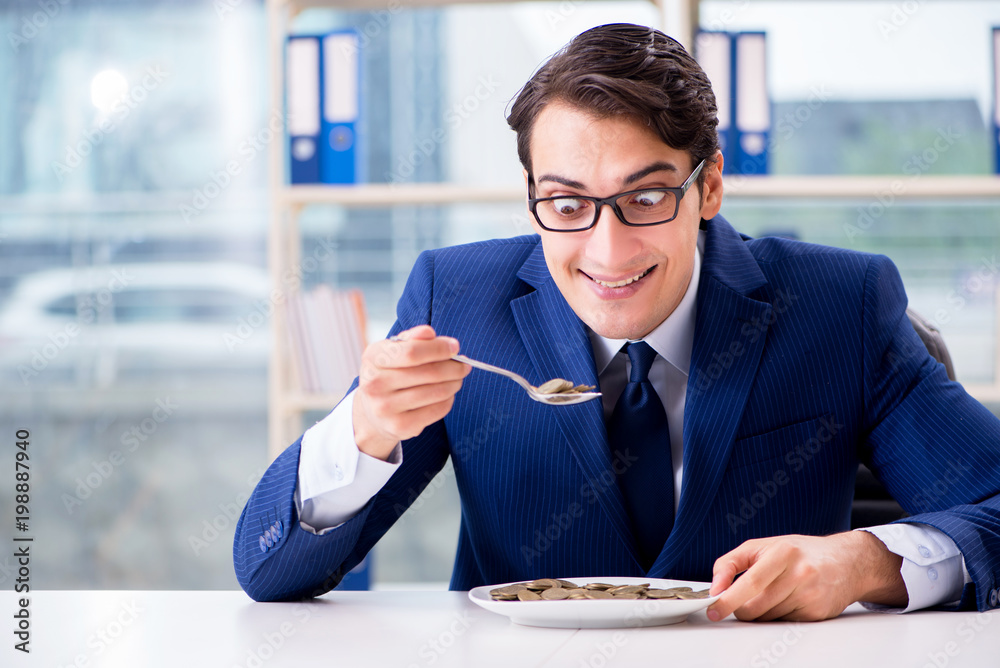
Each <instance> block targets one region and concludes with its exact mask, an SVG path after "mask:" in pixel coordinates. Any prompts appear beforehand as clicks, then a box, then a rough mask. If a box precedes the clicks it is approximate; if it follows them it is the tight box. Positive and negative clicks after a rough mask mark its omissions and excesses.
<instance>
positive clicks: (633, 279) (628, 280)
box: [582, 264, 656, 288]
mask: <svg viewBox="0 0 1000 668" xmlns="http://www.w3.org/2000/svg"><path fill="white" fill-rule="evenodd" d="M655 268H656V265H655V264H654V265H653V266H652V267H649V268H648V269H646V270H645V271H643V272H642V273H639V274H636V275H635V276H633V277H631V278H626V279H625V280H624V281H616V282H614V283H608V282H606V281H602V280H599V279H596V278H594V277H593V276H591V275H590V274H587V273H585V272H582V273H584V276H586V277H587V278H589V279H590V280H592V281H593V282H594V283H597V284H598V285H600V286H603V287H605V288H624V287H625V286H626V285H629V284H631V283H635V282H636V281H638V280H640V279H642V278H644V277H645V276H646V275H647V274H648V273H649V272H651V271H653V269H655Z"/></svg>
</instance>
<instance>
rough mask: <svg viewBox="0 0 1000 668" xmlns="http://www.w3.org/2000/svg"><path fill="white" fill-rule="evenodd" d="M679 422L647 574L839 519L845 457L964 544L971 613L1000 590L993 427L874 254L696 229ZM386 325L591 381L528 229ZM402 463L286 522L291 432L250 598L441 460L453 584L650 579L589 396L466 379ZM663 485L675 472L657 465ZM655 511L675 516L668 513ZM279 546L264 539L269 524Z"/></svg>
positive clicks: (245, 539)
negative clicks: (365, 492) (303, 524)
mask: <svg viewBox="0 0 1000 668" xmlns="http://www.w3.org/2000/svg"><path fill="white" fill-rule="evenodd" d="M705 227H706V229H707V232H706V244H705V253H704V261H703V265H702V275H701V281H700V284H699V287H698V296H697V299H698V301H697V316H696V324H695V343H694V350H693V354H692V362H691V373H690V377H689V382H688V390H687V402H686V406H685V410H684V484H683V488H682V490H681V496H680V507H679V509H678V511H677V517H676V521H675V524H674V529H673V532H672V533H671V535H670V537H669V539H668V540H667V542H666V544H665V545H664V547H663V551H662V553H661V554H660V555H659V557H658V558H657V559H656V561H655V563H654V565H653V566H652V568H651V569H650V570H649V571H648V573H646V574H648V575H649V576H651V577H673V578H684V579H693V580H710V579H711V574H712V565H713V562H714V560H715V559H716V558H717V557H718V556H719V555H721V554H723V553H725V552H726V551H728V550H730V549H732V548H734V547H736V546H737V545H739V544H740V543H741V542H743V541H745V540H747V539H750V538H756V537H761V536H772V535H778V534H788V533H802V534H816V535H821V534H828V533H832V532H836V531H842V530H846V529H847V528H848V526H849V524H848V522H849V514H850V506H851V498H852V495H853V485H854V475H855V471H856V468H857V464H858V461H864V462H865V463H867V464H868V465H869V466H870V467H871V468H872V469H873V470H874V471H876V472H877V475H878V476H879V478H880V479H881V480H882V482H883V483H884V484H885V485H886V487H887V489H888V490H889V491H890V492H891V493H892V494H893V496H894V497H895V498H896V499H897V500H898V501H899V502H900V503H901V504H902V506H903V507H904V508H905V509H906V510H907V511H908V512H910V513H911V514H912V515H913V516H912V517H911V518H909V519H908V520H906V521H919V522H924V523H926V524H929V525H931V526H935V527H937V528H939V529H940V530H942V531H943V532H944V533H946V534H947V535H949V536H950V537H951V538H952V539H954V540H955V542H956V543H957V545H958V546H959V548H960V549H961V550H962V552H963V554H964V556H965V559H966V564H967V567H968V570H969V573H970V575H971V576H972V579H973V581H974V582H973V584H971V585H969V586H967V587H966V588H965V591H964V592H963V599H962V604H961V605H962V606H963V607H978V608H980V609H984V610H985V609H988V608H990V607H995V606H996V605H997V597H998V595H1000V495H998V490H1000V421H998V420H997V418H995V417H994V416H993V415H992V414H990V413H989V412H988V411H987V410H986V409H985V408H984V407H982V406H981V405H980V404H979V403H977V402H976V401H974V400H973V399H972V398H971V397H969V396H968V394H966V392H965V391H964V390H963V389H962V387H961V386H960V385H958V384H957V383H954V382H950V381H949V380H948V379H947V376H946V373H945V370H944V367H942V366H941V365H939V364H937V363H936V362H935V361H934V360H933V359H932V358H931V357H930V356H929V355H928V353H927V351H926V349H925V348H924V346H923V344H922V343H921V341H920V339H919V338H918V337H917V335H916V333H915V332H914V331H913V328H912V327H911V325H910V324H909V321H908V319H907V318H906V316H905V314H904V311H905V308H906V296H905V294H904V291H903V286H902V283H901V281H900V278H899V275H898V273H897V271H896V269H895V267H894V266H893V265H892V263H891V262H890V261H889V260H888V259H887V258H885V257H883V256H876V255H868V254H862V253H857V252H852V251H846V250H840V249H834V248H827V247H821V246H815V245H810V244H804V243H798V242H793V241H788V240H782V239H775V238H763V239H749V238H747V237H743V236H741V235H740V234H738V233H737V232H736V231H735V230H734V229H733V228H732V227H731V226H730V225H729V224H728V223H727V222H726V221H725V220H724V219H723V218H722V217H717V218H714V219H712V220H711V221H707V223H706V224H705ZM397 316H398V320H397V322H396V324H395V325H394V327H393V333H395V332H397V331H400V330H403V329H407V328H409V327H413V326H415V325H417V324H421V323H429V324H430V325H432V326H433V327H434V328H435V330H436V331H437V332H438V333H439V334H444V335H449V336H453V337H456V338H457V339H458V340H459V341H460V342H461V346H462V352H464V353H466V354H468V355H470V356H472V357H475V358H478V359H481V360H484V361H487V362H490V363H492V364H496V365H499V366H502V367H506V368H509V369H513V370H515V371H517V372H519V373H521V374H522V375H524V376H525V377H527V378H528V380H529V381H530V382H532V383H534V384H540V383H541V382H543V381H545V380H548V379H549V378H555V377H562V378H571V379H573V380H574V381H576V382H581V383H587V384H592V385H597V384H598V379H597V370H596V368H595V365H594V358H593V352H592V350H591V346H590V341H589V339H588V336H587V333H586V331H585V328H584V325H583V324H582V322H581V321H580V319H579V318H578V317H577V316H576V314H575V313H574V312H573V311H572V310H571V309H570V307H569V305H568V304H567V303H566V301H565V299H564V298H563V297H562V295H561V293H560V292H559V290H558V289H557V287H556V285H555V284H554V282H553V281H552V279H551V277H550V275H549V273H548V270H547V268H546V265H545V261H544V257H543V254H542V247H541V244H540V242H539V239H538V237H537V236H525V237H518V238H514V239H503V240H495V241H488V242H483V243H476V244H471V245H467V246H459V247H453V248H445V249H440V250H436V251H429V252H426V253H424V254H422V255H421V256H420V258H419V260H418V261H417V263H416V266H415V267H414V269H413V272H412V274H411V276H410V278H409V281H408V283H407V286H406V289H405V291H404V293H403V296H402V298H401V299H400V302H399V306H398V311H397ZM403 453H404V455H403V464H402V466H400V468H399V469H398V470H397V471H396V473H395V474H394V475H393V476H392V478H391V479H390V480H389V482H388V484H387V485H386V486H385V487H384V488H383V489H382V491H381V492H380V493H379V494H378V495H377V496H375V497H374V498H373V499H372V500H371V501H370V502H369V503H368V504H367V505H366V506H365V507H364V509H363V510H362V511H361V512H360V513H359V514H358V515H357V516H355V517H354V518H353V519H351V520H349V521H348V522H346V523H345V524H344V525H342V526H341V527H339V528H338V529H336V530H334V531H332V532H330V533H329V534H327V535H324V536H317V535H314V534H312V533H309V532H307V531H304V530H302V529H301V528H299V526H298V521H297V516H296V510H295V504H294V501H293V493H294V490H295V486H296V476H297V468H298V458H299V442H296V443H294V444H292V445H291V446H290V447H289V448H288V449H287V450H286V451H285V452H284V453H282V454H281V455H280V456H279V457H278V458H277V459H276V460H275V461H274V463H273V464H272V465H271V466H270V468H269V469H268V470H267V472H266V473H265V474H264V476H263V478H262V480H261V481H260V483H259V484H258V485H257V488H256V489H255V490H254V492H253V495H252V496H251V498H250V500H249V501H248V502H247V505H246V508H245V509H244V511H243V516H242V517H241V518H240V522H239V524H238V525H237V528H236V536H235V541H234V547H233V553H234V561H235V566H236V573H237V577H238V579H239V582H240V584H241V586H242V587H243V588H244V589H245V590H246V591H247V593H248V594H249V595H250V596H251V597H253V598H254V599H257V600H281V599H294V598H301V597H307V596H315V595H319V594H321V593H324V592H326V591H328V590H329V589H331V588H332V587H334V586H335V585H336V584H337V583H338V582H339V580H340V577H341V576H342V574H343V573H345V572H346V571H347V570H350V569H351V568H353V567H354V566H355V565H356V564H357V563H358V562H359V561H360V560H361V559H362V558H363V557H364V555H365V554H366V553H367V552H368V550H369V549H371V547H372V546H373V545H374V544H375V543H376V541H378V539H379V538H380V537H381V536H382V534H384V533H385V532H386V530H388V528H389V527H390V526H391V525H392V524H393V522H395V521H396V520H397V519H398V518H399V516H400V515H401V514H402V513H403V512H404V511H405V509H406V508H407V507H408V505H409V504H410V503H412V501H413V500H414V499H415V498H416V497H417V495H418V494H419V493H420V491H421V490H422V489H423V488H424V487H425V486H426V485H427V484H428V482H429V481H430V480H431V479H432V478H433V476H434V475H435V474H436V473H437V472H438V471H439V470H440V469H441V467H442V466H443V465H444V464H445V461H446V460H447V459H448V457H451V459H452V462H453V464H454V468H455V475H456V479H457V483H458V488H459V492H460V495H461V499H462V516H461V517H462V519H461V528H460V534H459V541H458V552H457V555H456V558H455V566H454V571H453V575H452V581H451V587H452V588H453V589H468V588H471V587H474V586H478V585H481V584H489V583H498V582H506V581H512V580H525V579H532V578H538V577H564V578H565V577H574V576H576V577H587V576H610V575H619V576H641V575H646V574H644V573H643V572H642V569H641V568H640V566H639V563H638V561H637V558H636V544H635V540H634V538H633V536H632V534H631V532H630V529H629V521H628V518H627V517H626V513H625V509H624V506H623V502H622V496H621V493H620V491H619V489H618V487H617V486H616V483H615V478H614V473H613V471H614V468H615V467H620V466H622V465H627V462H614V461H612V459H611V456H610V454H609V453H610V449H609V446H608V442H607V435H606V431H605V425H604V418H603V414H602V410H601V402H599V401H593V402H587V403H584V404H579V405H575V406H569V407H554V406H544V405H542V404H538V403H535V402H532V401H531V400H530V399H528V398H527V396H526V395H525V394H524V393H523V392H522V391H521V390H520V389H519V388H517V387H516V386H515V385H514V384H513V383H511V382H510V381H509V380H506V379H504V378H501V377H499V376H496V375H494V374H488V373H472V374H471V375H469V376H468V377H467V378H466V380H465V383H464V385H463V387H462V390H461V391H460V392H459V393H458V395H457V397H456V401H455V405H454V408H453V409H452V411H451V412H450V413H449V414H448V416H447V417H445V418H444V420H442V421H440V422H438V423H436V424H433V425H431V426H429V427H427V428H426V429H425V430H424V431H423V433H422V434H420V436H418V437H416V438H413V439H411V440H408V441H406V442H404V443H403ZM664 475H666V473H665V474H664ZM665 512H669V511H667V510H665ZM276 518H280V520H281V524H282V527H283V535H282V536H281V537H280V538H279V539H278V540H277V542H276V543H275V545H274V546H273V547H271V548H269V549H266V550H265V549H263V548H262V546H261V545H260V541H259V538H260V535H261V531H260V526H261V525H262V524H263V525H264V526H268V525H270V524H272V523H274V521H275V519H276Z"/></svg>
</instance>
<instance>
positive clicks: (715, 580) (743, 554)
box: [709, 540, 760, 596]
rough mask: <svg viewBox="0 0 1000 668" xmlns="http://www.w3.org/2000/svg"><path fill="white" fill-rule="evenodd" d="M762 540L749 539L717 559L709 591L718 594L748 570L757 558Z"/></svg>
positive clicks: (714, 594)
mask: <svg viewBox="0 0 1000 668" xmlns="http://www.w3.org/2000/svg"><path fill="white" fill-rule="evenodd" d="M759 553H760V541H756V540H748V541H746V542H745V543H742V544H741V545H740V546H739V547H737V548H735V549H733V550H730V551H729V552H727V553H726V554H724V555H722V556H721V557H719V558H718V559H716V560H715V565H714V566H713V567H712V586H711V587H710V588H709V593H710V594H711V595H712V596H717V595H718V594H720V593H721V592H723V591H724V590H726V589H728V588H729V586H730V585H731V584H732V583H733V581H734V580H736V576H737V575H739V574H740V573H742V572H744V571H746V570H747V569H748V568H750V566H752V565H753V563H754V562H755V561H756V560H757V556H758V554H759Z"/></svg>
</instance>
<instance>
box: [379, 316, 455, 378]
mask: <svg viewBox="0 0 1000 668" xmlns="http://www.w3.org/2000/svg"><path fill="white" fill-rule="evenodd" d="M424 327H426V325H425V326H424ZM427 330H429V331H433V330H431V329H430V328H429V327H427ZM458 350H459V345H458V341H457V340H456V339H453V338H452V337H450V336H436V337H433V338H429V339H425V338H422V333H421V338H413V339H400V340H398V341H376V342H375V343H373V344H372V345H371V346H369V347H368V350H366V351H365V352H366V354H365V355H364V356H363V357H364V358H365V359H366V361H368V362H369V363H371V364H373V365H374V366H376V367H378V368H381V369H405V368H407V367H414V366H420V365H421V364H427V363H430V362H441V361H444V360H447V359H450V358H451V356H452V355H454V354H456V353H457V352H458Z"/></svg>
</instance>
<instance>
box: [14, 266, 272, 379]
mask: <svg viewBox="0 0 1000 668" xmlns="http://www.w3.org/2000/svg"><path fill="white" fill-rule="evenodd" d="M269 285H270V283H269V280H268V276H267V274H266V272H264V271H263V270H261V269H259V268H257V267H253V266H250V265H243V264H226V263H174V262H170V263H166V262H164V263H146V264H120V265H108V266H99V267H85V268H79V269H51V270H45V271H40V272H37V273H34V274H30V275H28V276H25V277H24V278H22V279H21V280H20V281H19V282H18V283H17V285H16V286H15V288H14V290H13V292H12V293H11V295H10V298H9V299H8V300H7V301H6V303H5V304H3V305H0V306H2V309H0V364H2V367H3V378H4V382H5V383H10V382H11V376H12V375H13V376H14V377H15V378H17V379H19V380H20V381H21V382H22V383H24V384H25V385H26V386H27V385H33V384H35V383H39V384H43V385H44V384H50V383H60V382H64V381H66V380H67V379H71V380H72V381H73V382H74V384H75V385H77V386H79V385H81V384H83V385H86V386H95V387H106V386H108V385H110V384H111V383H113V382H116V381H118V380H128V379H129V378H131V377H135V378H140V379H141V378H144V377H146V376H148V375H149V374H152V373H173V372H183V373H185V374H192V373H195V374H197V373H217V372H219V371H220V370H242V371H256V372H260V373H263V372H264V370H265V369H266V367H267V356H268V350H269V348H270V336H269V327H270V320H271V318H270V313H271V312H272V310H273V306H274V303H273V302H274V299H273V297H272V295H271V291H270V288H269ZM8 389H9V386H8Z"/></svg>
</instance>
